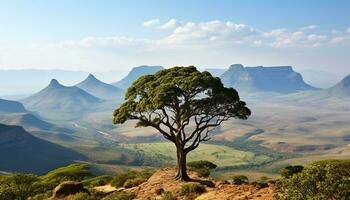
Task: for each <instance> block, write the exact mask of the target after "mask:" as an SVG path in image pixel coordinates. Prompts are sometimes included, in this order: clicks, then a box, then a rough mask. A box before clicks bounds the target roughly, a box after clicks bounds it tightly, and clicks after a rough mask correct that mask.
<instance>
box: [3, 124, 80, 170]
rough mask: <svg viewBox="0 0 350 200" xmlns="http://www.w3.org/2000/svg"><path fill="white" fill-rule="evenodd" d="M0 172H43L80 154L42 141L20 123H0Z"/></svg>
mask: <svg viewBox="0 0 350 200" xmlns="http://www.w3.org/2000/svg"><path fill="white" fill-rule="evenodd" d="M0 158H1V159H2V160H5V161H6V162H0V171H8V172H13V171H15V172H21V173H38V174H42V173H45V172H47V171H49V170H52V169H55V168H57V167H60V166H63V165H67V164H69V163H72V162H74V161H75V160H82V159H84V157H83V156H81V155H80V154H78V153H76V152H74V151H72V150H69V149H66V148H64V147H62V146H59V145H56V144H53V143H51V142H47V141H45V140H41V139H39V138H36V137H34V136H32V135H31V134H30V133H28V132H26V131H25V130H24V129H23V128H22V127H20V126H9V125H4V124H0Z"/></svg>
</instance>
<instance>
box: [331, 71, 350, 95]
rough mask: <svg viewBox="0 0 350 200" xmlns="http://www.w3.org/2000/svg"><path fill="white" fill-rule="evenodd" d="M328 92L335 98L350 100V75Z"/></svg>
mask: <svg viewBox="0 0 350 200" xmlns="http://www.w3.org/2000/svg"><path fill="white" fill-rule="evenodd" d="M327 92H328V93H329V94H330V95H332V96H335V97H345V98H350V75H348V76H346V77H345V78H343V80H341V81H340V82H339V83H337V84H336V85H335V86H333V87H331V88H329V89H327Z"/></svg>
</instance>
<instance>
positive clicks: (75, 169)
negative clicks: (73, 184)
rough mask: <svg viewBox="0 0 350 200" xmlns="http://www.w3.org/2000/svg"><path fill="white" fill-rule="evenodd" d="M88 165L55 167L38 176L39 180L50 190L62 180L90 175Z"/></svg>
mask: <svg viewBox="0 0 350 200" xmlns="http://www.w3.org/2000/svg"><path fill="white" fill-rule="evenodd" d="M89 169H90V167H89V165H87V164H81V163H76V164H71V165H68V166H66V167H61V168H58V169H55V170H53V171H51V172H49V173H47V174H46V175H44V176H41V177H40V182H41V183H42V185H43V186H44V187H46V188H47V189H49V190H51V189H53V188H54V187H56V186H57V185H59V184H60V183H61V182H63V181H82V180H83V179H85V178H88V177H91V176H92V174H91V173H90V171H89Z"/></svg>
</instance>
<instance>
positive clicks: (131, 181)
mask: <svg viewBox="0 0 350 200" xmlns="http://www.w3.org/2000/svg"><path fill="white" fill-rule="evenodd" d="M146 181H147V179H145V178H134V179H128V180H126V181H125V183H124V184H123V186H124V187H125V188H132V187H136V186H138V185H140V184H141V183H144V182H146Z"/></svg>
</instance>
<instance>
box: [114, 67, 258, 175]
mask: <svg viewBox="0 0 350 200" xmlns="http://www.w3.org/2000/svg"><path fill="white" fill-rule="evenodd" d="M125 100H126V101H125V102H124V103H123V104H122V105H121V106H120V107H119V108H117V109H116V110H115V111H114V114H113V122H114V123H115V124H122V123H124V122H125V121H127V120H138V122H137V124H136V127H153V128H155V129H156V130H158V131H159V133H161V134H162V135H163V136H164V138H166V139H167V140H169V141H171V142H173V143H174V144H175V146H176V152H177V169H178V172H177V175H176V178H177V179H181V180H183V181H189V180H190V178H189V177H188V175H187V171H186V156H187V154H188V153H189V152H190V151H192V150H194V149H196V148H197V147H198V145H199V144H200V143H201V142H203V141H208V140H209V139H210V138H209V136H208V133H209V132H210V131H211V130H212V129H213V128H215V127H217V126H219V125H220V124H221V123H222V122H223V121H226V120H228V119H230V118H239V119H247V118H248V117H249V116H250V114H251V112H250V110H249V109H248V108H247V107H246V104H245V102H243V101H240V98H239V95H238V93H237V91H236V90H235V89H233V88H225V87H224V86H223V84H222V83H221V80H220V79H219V78H217V77H213V76H212V75H211V74H210V73H209V72H199V71H198V70H197V69H196V68H195V67H194V66H189V67H173V68H170V69H164V70H161V71H159V72H157V73H156V74H154V75H145V76H142V77H140V78H139V79H138V80H136V81H135V82H134V83H133V84H132V85H131V86H130V87H129V88H128V90H127V92H126V96H125Z"/></svg>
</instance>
